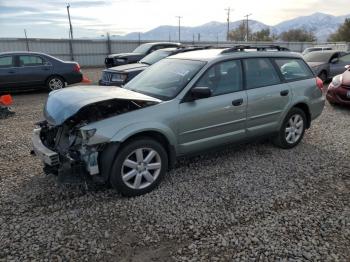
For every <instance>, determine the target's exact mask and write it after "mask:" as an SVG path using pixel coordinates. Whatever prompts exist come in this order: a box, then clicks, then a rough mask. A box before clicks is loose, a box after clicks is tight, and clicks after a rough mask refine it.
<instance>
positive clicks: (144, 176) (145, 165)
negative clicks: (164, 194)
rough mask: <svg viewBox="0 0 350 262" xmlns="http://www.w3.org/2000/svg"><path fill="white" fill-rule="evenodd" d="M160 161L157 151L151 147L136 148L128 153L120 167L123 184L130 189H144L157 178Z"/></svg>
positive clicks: (160, 165) (160, 166)
mask: <svg viewBox="0 0 350 262" xmlns="http://www.w3.org/2000/svg"><path fill="white" fill-rule="evenodd" d="M161 168H162V161H161V158H160V155H159V154H158V152H157V151H155V150H154V149H152V148H138V149H136V150H134V151H133V152H132V153H131V154H129V155H128V156H127V157H126V159H125V160H124V162H123V164H122V168H121V174H122V179H123V182H124V183H125V185H127V186H128V187H129V188H132V189H144V188H147V187H149V186H150V185H152V184H153V183H154V182H155V181H156V180H157V178H158V176H159V174H160V171H161Z"/></svg>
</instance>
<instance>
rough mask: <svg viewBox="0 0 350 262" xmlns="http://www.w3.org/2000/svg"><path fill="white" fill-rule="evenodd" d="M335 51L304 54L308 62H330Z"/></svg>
mask: <svg viewBox="0 0 350 262" xmlns="http://www.w3.org/2000/svg"><path fill="white" fill-rule="evenodd" d="M333 54H334V53H329V52H311V53H307V54H306V55H305V56H304V59H305V61H306V62H324V63H328V61H329V59H330V58H331V56H332V55H333Z"/></svg>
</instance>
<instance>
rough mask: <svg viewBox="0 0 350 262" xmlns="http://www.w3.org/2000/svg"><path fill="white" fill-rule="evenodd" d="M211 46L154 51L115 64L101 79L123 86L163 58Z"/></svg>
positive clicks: (111, 84) (106, 84) (104, 84)
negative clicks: (135, 59) (137, 59)
mask: <svg viewBox="0 0 350 262" xmlns="http://www.w3.org/2000/svg"><path fill="white" fill-rule="evenodd" d="M208 48H210V46H188V47H180V48H176V47H171V48H164V49H159V50H157V51H154V52H153V53H151V54H149V55H147V56H145V57H144V58H143V59H142V60H140V61H139V62H137V63H133V64H128V65H121V66H115V67H111V68H108V69H105V70H103V71H102V78H101V79H100V81H99V84H100V85H101V86H122V85H124V84H126V83H127V82H129V81H130V80H131V79H133V78H134V77H135V76H137V75H138V74H139V73H141V72H142V71H143V70H145V69H147V68H148V67H149V66H150V65H153V64H154V63H156V62H158V61H160V60H162V59H163V58H166V57H168V56H171V55H175V54H179V53H183V52H188V51H196V50H203V49H208Z"/></svg>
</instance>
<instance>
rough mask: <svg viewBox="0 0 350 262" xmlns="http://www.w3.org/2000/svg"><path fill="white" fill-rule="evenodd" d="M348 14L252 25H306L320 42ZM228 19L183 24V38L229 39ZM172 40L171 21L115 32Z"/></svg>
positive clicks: (132, 37)
mask: <svg viewBox="0 0 350 262" xmlns="http://www.w3.org/2000/svg"><path fill="white" fill-rule="evenodd" d="M345 18H350V14H349V15H344V16H333V15H329V14H325V13H320V12H317V13H314V14H311V15H308V16H300V17H297V18H294V19H291V20H287V21H283V22H281V23H279V24H277V25H274V26H270V25H266V24H264V23H261V22H259V21H256V20H249V28H250V30H251V31H252V32H256V31H260V30H262V29H266V28H269V29H270V31H271V32H272V33H274V34H280V33H281V32H284V31H287V30H290V29H297V28H303V29H306V30H308V31H312V32H313V33H314V34H315V36H316V38H317V40H318V41H319V42H323V41H326V40H327V39H328V37H329V35H330V34H332V33H334V32H335V31H336V30H337V29H338V27H339V26H340V25H341V24H342V23H344V20H345ZM241 23H242V20H239V21H235V22H231V23H230V29H231V30H233V29H235V28H237V27H238V26H239V25H240V24H241ZM226 32H227V23H222V22H216V21H213V22H209V23H206V24H204V25H200V26H195V27H188V26H182V27H181V40H183V41H192V40H193V38H194V40H195V41H197V40H198V36H199V35H200V40H201V41H224V40H225V39H226ZM139 36H140V38H141V39H142V40H167V41H168V40H171V41H176V40H177V39H178V27H177V26H170V25H162V26H159V27H156V28H154V29H152V30H150V31H148V32H144V33H140V35H139V33H129V34H126V35H124V36H115V37H114V39H125V40H126V39H127V40H137V39H138V38H139Z"/></svg>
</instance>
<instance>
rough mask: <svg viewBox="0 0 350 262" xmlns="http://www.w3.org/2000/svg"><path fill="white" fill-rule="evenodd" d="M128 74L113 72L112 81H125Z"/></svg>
mask: <svg viewBox="0 0 350 262" xmlns="http://www.w3.org/2000/svg"><path fill="white" fill-rule="evenodd" d="M126 77H127V75H124V74H113V75H112V81H125V79H126Z"/></svg>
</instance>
